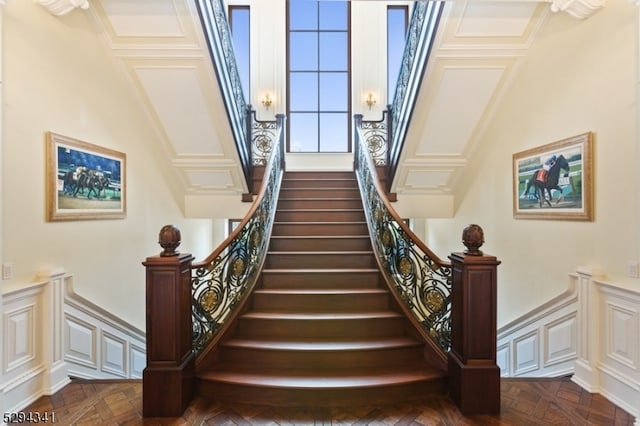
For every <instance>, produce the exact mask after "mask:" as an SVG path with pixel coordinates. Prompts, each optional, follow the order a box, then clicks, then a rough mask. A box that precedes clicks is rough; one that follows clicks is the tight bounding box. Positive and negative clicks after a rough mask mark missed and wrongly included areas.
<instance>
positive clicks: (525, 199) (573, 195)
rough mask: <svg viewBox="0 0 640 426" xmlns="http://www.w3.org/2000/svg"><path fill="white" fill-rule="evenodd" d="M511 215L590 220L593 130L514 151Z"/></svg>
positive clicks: (527, 217)
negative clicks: (525, 149) (524, 149)
mask: <svg viewBox="0 0 640 426" xmlns="http://www.w3.org/2000/svg"><path fill="white" fill-rule="evenodd" d="M513 216H514V217H515V218H518V219H560V220H587V221H589V220H593V133H592V132H587V133H583V134H581V135H577V136H573V137H570V138H567V139H562V140H560V141H557V142H553V143H550V144H547V145H543V146H540V147H537V148H532V149H529V150H527V151H522V152H518V153H516V154H513Z"/></svg>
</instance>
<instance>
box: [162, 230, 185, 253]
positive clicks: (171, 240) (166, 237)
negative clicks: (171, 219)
mask: <svg viewBox="0 0 640 426" xmlns="http://www.w3.org/2000/svg"><path fill="white" fill-rule="evenodd" d="M180 238H181V237H180V230H179V229H178V228H176V227H175V226H173V225H165V226H163V227H162V229H161V230H160V234H159V235H158V244H160V247H162V248H163V249H164V250H163V251H162V252H161V253H160V256H162V257H166V256H177V255H178V254H179V253H178V252H177V251H176V249H177V248H178V246H179V245H180Z"/></svg>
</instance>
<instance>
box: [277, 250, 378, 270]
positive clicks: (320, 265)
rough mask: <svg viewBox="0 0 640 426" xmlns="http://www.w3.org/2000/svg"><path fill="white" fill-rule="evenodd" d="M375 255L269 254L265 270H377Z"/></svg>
mask: <svg viewBox="0 0 640 426" xmlns="http://www.w3.org/2000/svg"><path fill="white" fill-rule="evenodd" d="M376 266H377V263H376V260H375V257H373V254H358V253H357V252H343V253H295V252H293V253H271V252H270V253H267V260H266V261H265V268H270V269H336V268H348V269H350V268H375V267H376Z"/></svg>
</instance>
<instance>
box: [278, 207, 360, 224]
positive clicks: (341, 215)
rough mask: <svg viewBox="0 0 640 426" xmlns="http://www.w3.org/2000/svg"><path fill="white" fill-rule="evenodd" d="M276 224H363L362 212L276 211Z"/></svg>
mask: <svg viewBox="0 0 640 426" xmlns="http://www.w3.org/2000/svg"><path fill="white" fill-rule="evenodd" d="M275 220H276V222H320V221H325V222H364V221H365V217H364V212H363V211H362V210H278V211H277V212H276V218H275Z"/></svg>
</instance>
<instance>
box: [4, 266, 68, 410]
mask: <svg viewBox="0 0 640 426" xmlns="http://www.w3.org/2000/svg"><path fill="white" fill-rule="evenodd" d="M59 277H60V276H59V275H58V276H56V275H52V276H51V279H47V278H36V279H34V280H33V281H29V282H23V281H15V282H14V283H12V284H10V285H8V286H5V287H3V289H2V293H3V294H2V310H1V312H2V324H3V333H2V348H3V357H2V359H3V363H2V374H1V376H0V389H1V390H2V400H3V404H4V405H3V406H4V407H5V408H6V411H15V410H19V409H21V408H23V407H25V406H27V405H29V404H30V403H32V402H33V401H35V400H36V399H38V398H39V397H40V396H42V395H51V394H52V393H55V392H56V391H57V390H59V389H60V388H62V387H63V386H64V385H66V384H67V383H68V382H69V378H68V374H67V370H66V364H65V363H64V361H63V360H62V358H61V350H60V348H61V342H56V340H59V339H61V327H60V324H61V319H58V318H53V315H60V313H61V312H62V297H61V293H60V292H61V287H60V285H59V282H58V283H56V279H58V278H59Z"/></svg>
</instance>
